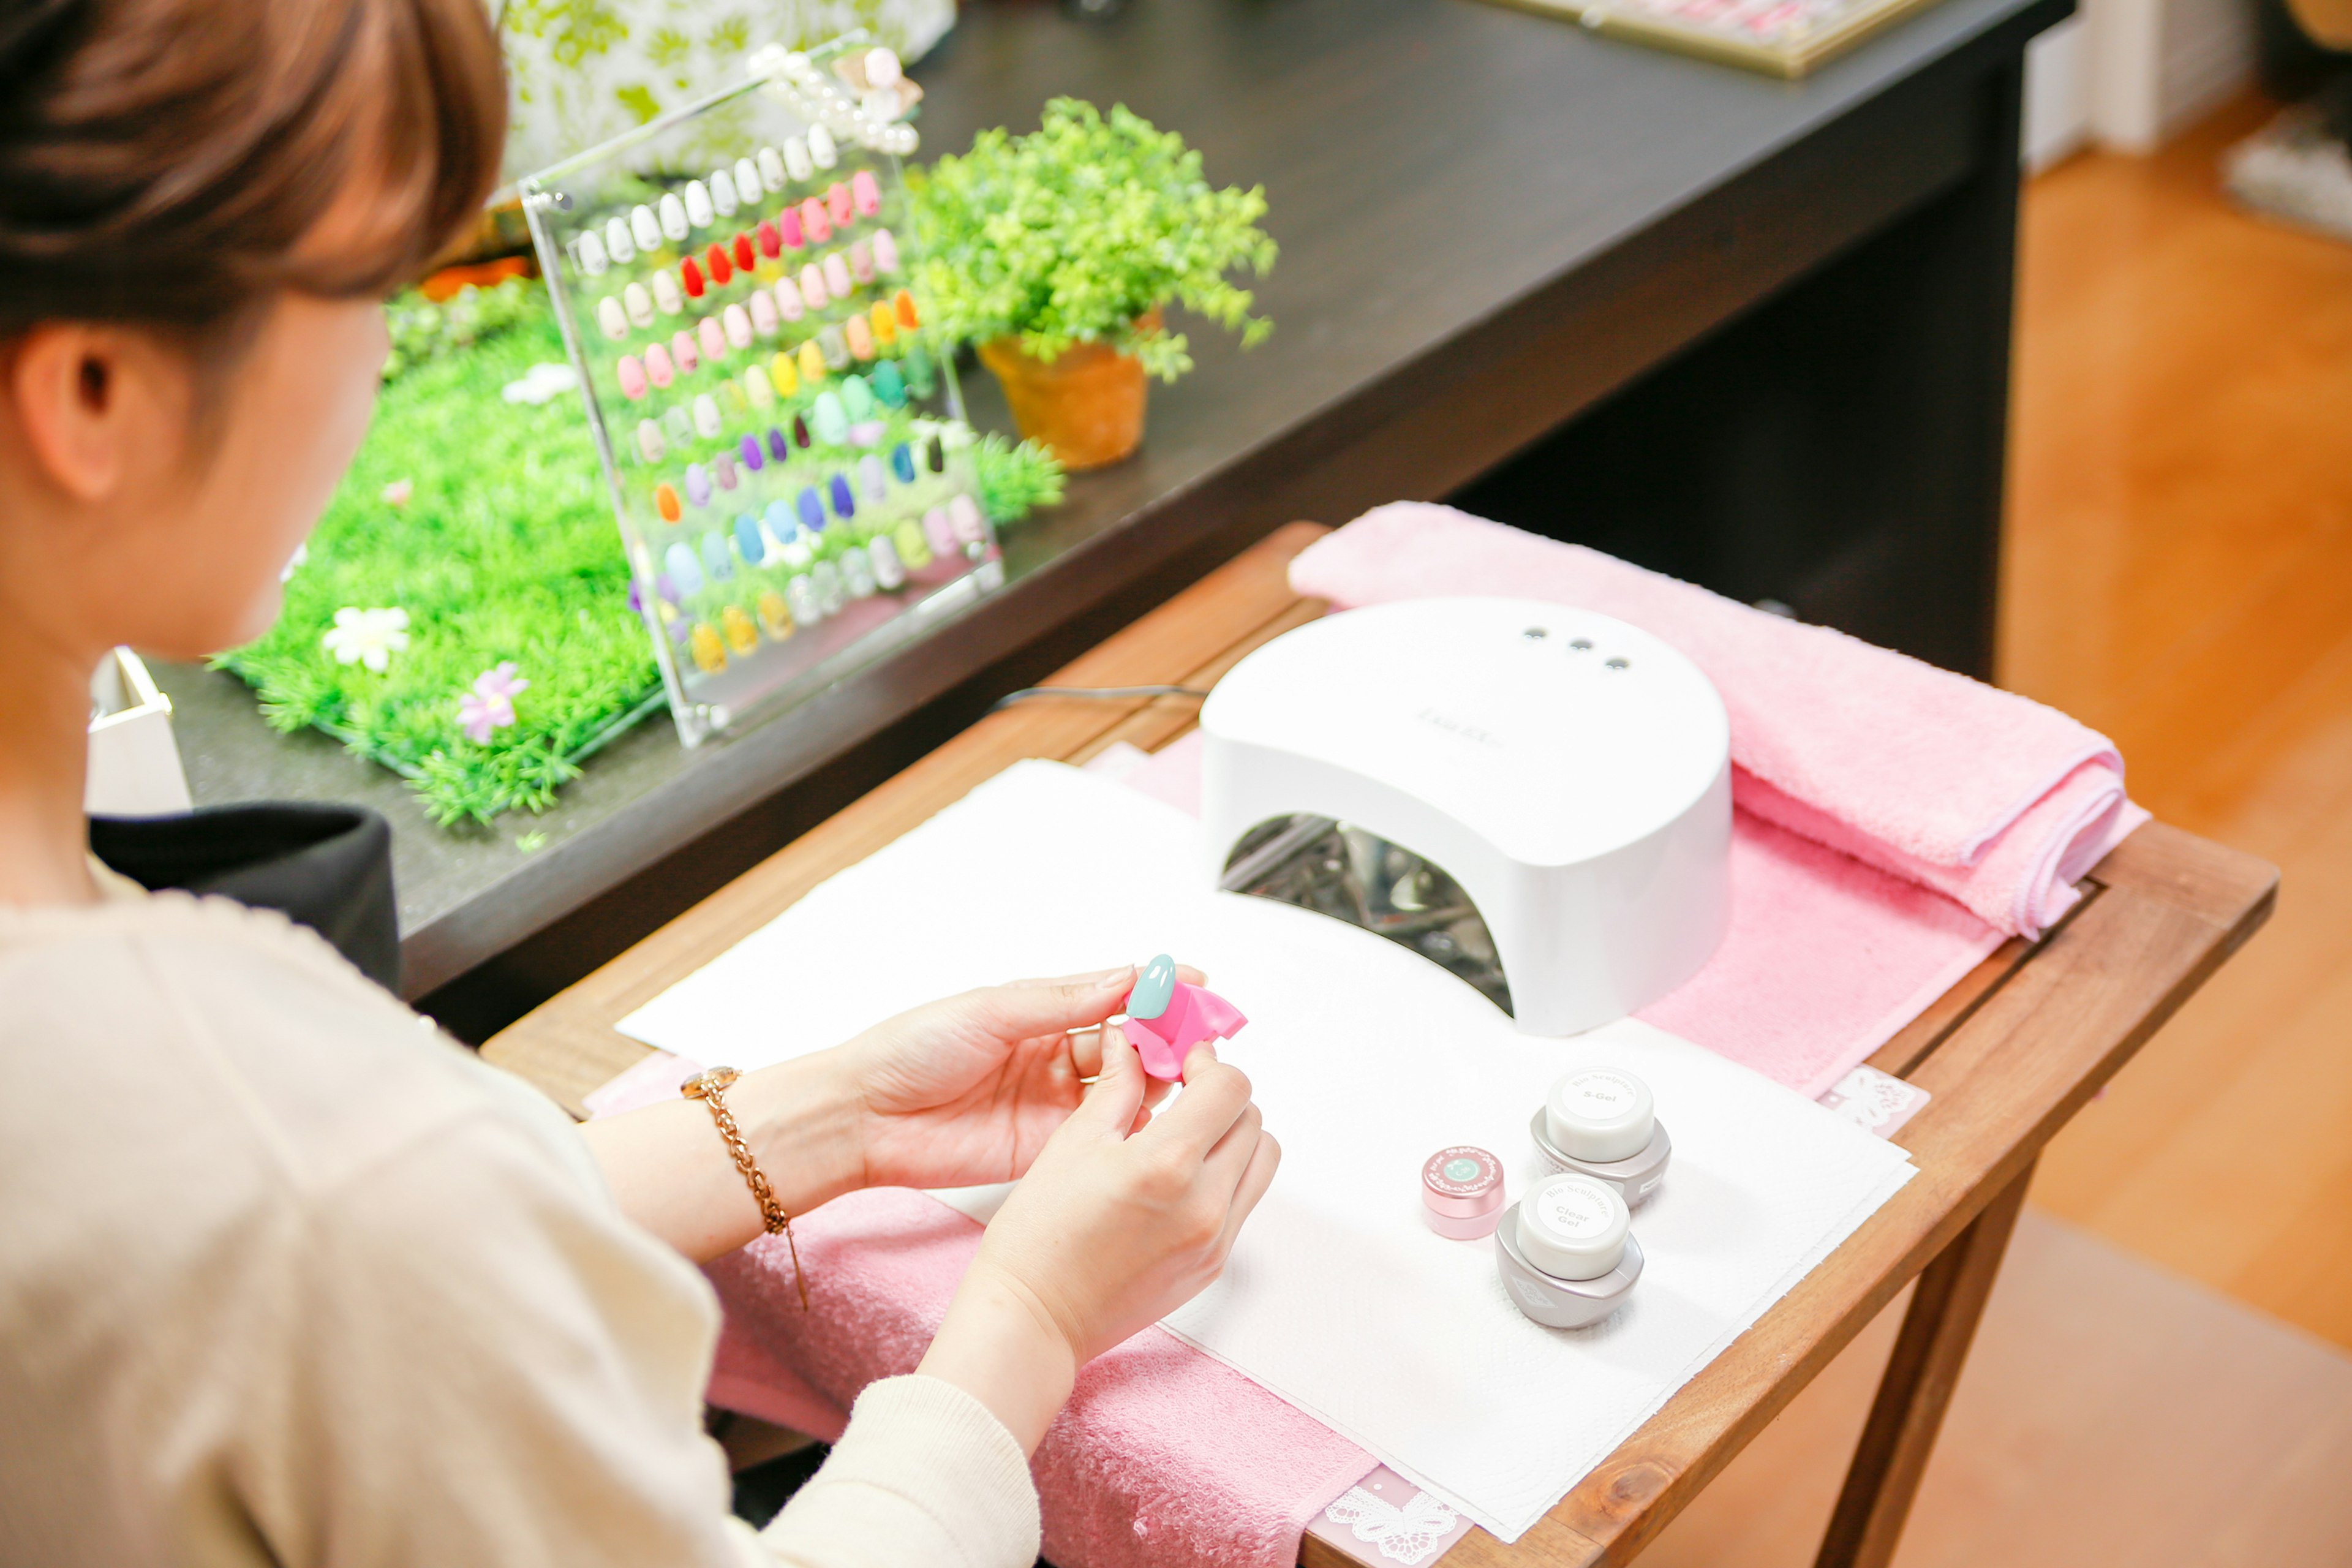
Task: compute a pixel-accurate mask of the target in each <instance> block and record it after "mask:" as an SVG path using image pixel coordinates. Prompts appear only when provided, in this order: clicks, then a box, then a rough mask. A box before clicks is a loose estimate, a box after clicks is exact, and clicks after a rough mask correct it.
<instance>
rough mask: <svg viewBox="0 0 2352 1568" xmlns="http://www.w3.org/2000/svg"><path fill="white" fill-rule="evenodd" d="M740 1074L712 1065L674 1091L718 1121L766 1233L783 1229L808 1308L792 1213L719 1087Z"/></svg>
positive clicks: (796, 1280) (803, 1304)
mask: <svg viewBox="0 0 2352 1568" xmlns="http://www.w3.org/2000/svg"><path fill="white" fill-rule="evenodd" d="M742 1076H743V1075H742V1074H741V1073H740V1072H737V1071H736V1070H735V1069H734V1068H711V1069H710V1070H709V1071H708V1072H704V1073H698V1074H696V1075H695V1076H694V1077H692V1078H690V1079H687V1080H686V1081H685V1082H684V1083H682V1084H680V1085H678V1089H677V1091H678V1092H679V1093H680V1094H682V1095H684V1096H686V1098H687V1099H688V1100H701V1101H702V1102H703V1103H704V1104H706V1105H708V1106H709V1107H710V1120H711V1121H715V1122H717V1123H718V1124H719V1136H720V1137H721V1138H724V1139H725V1140H727V1152H729V1153H730V1154H731V1155H733V1156H734V1157H735V1168H736V1169H737V1170H738V1171H740V1172H742V1173H743V1180H744V1183H745V1184H747V1185H748V1186H750V1187H751V1196H752V1198H753V1199H754V1200H756V1201H757V1202H758V1204H759V1205H760V1218H761V1222H762V1223H763V1224H764V1225H765V1226H767V1229H768V1234H769V1235H770V1236H773V1235H775V1234H776V1233H777V1232H778V1231H782V1232H783V1233H784V1246H785V1247H787V1248H789V1249H790V1250H791V1252H792V1255H793V1284H794V1285H796V1286H798V1287H800V1293H801V1310H802V1311H803V1312H805V1311H807V1310H808V1280H807V1279H804V1278H803V1276H802V1274H801V1245H800V1243H799V1242H797V1241H795V1240H793V1216H792V1215H790V1214H789V1213H787V1212H786V1211H785V1208H784V1205H782V1204H781V1203H779V1202H778V1201H777V1200H776V1189H775V1188H773V1187H772V1186H770V1185H769V1184H768V1178H767V1174H766V1173H764V1172H762V1171H761V1169H760V1163H759V1162H758V1161H756V1160H754V1159H752V1158H751V1145H750V1144H749V1143H746V1142H743V1130H742V1129H741V1128H740V1127H738V1126H737V1125H736V1124H735V1113H734V1112H733V1111H731V1110H728V1109H727V1101H726V1100H723V1099H721V1098H720V1091H721V1090H722V1089H727V1088H729V1087H730V1086H731V1085H732V1084H733V1083H734V1082H735V1080H736V1079H739V1078H741V1077H742Z"/></svg>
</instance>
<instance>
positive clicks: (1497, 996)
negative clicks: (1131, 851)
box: [1201, 598, 1731, 1035]
mask: <svg viewBox="0 0 2352 1568" xmlns="http://www.w3.org/2000/svg"><path fill="white" fill-rule="evenodd" d="M1201 729H1202V733H1203V738H1204V745H1205V751H1204V753H1203V760H1202V822H1203V826H1204V828H1205V832H1206V842H1207V843H1208V845H1209V847H1210V853H1211V855H1212V856H1213V868H1212V871H1213V875H1214V876H1215V877H1216V879H1217V880H1218V884H1219V886H1221V887H1223V888H1225V889H1228V890H1230V891H1235V892H1244V893H1253V894H1258V895H1261V896H1264V897H1268V898H1274V899H1278V900H1282V901H1285V902H1288V903H1295V904H1298V905H1300V906H1302V907H1304V908H1307V909H1311V910H1318V911H1319V912H1321V913H1324V914H1328V915H1331V916H1334V917H1336V918H1338V919H1341V920H1346V921H1350V922H1351V923H1354V924H1357V925H1360V926H1363V927H1365V928H1366V929H1368V930H1370V931H1375V932H1377V933H1378V934H1380V935H1381V936H1385V937H1388V938H1389V939H1390V940H1391V941H1394V942H1399V943H1401V944H1402V945H1404V946H1406V947H1409V948H1411V949H1412V950H1413V951H1414V952H1419V953H1421V954H1422V955H1423V956H1424V957H1427V958H1429V959H1431V960H1433V962H1436V963H1440V964H1442V965H1444V967H1445V968H1447V969H1449V970H1451V971H1453V972H1454V973H1456V974H1458V975H1460V976H1461V977H1462V978H1464V979H1465V980H1467V981H1468V982H1469V983H1470V984H1473V985H1475V986H1476V987H1477V988H1478V989H1479V990H1480V991H1482V992H1483V993H1485V994H1486V996H1487V997H1488V999H1489V1000H1491V1001H1493V1002H1494V1003H1495V1005H1496V1006H1498V1007H1500V1008H1502V1009H1503V1011H1505V1012H1506V1013H1508V1014H1509V1015H1510V1016H1512V1018H1513V1020H1514V1021H1515V1022H1516V1023H1517V1026H1518V1027H1519V1029H1520V1031H1521V1032H1522V1033H1525V1034H1530V1035H1565V1034H1572V1033H1575V1032H1576V1031H1578V1030H1580V1029H1587V1028H1591V1027H1593V1026H1596V1025H1600V1024H1604V1023H1607V1022H1609V1021H1610V1020H1612V1019H1614V1018H1620V1017H1622V1016H1625V1015H1626V1014H1628V1013H1631V1012H1633V1011H1635V1010H1636V1009H1638V1008H1641V1007H1643V1006H1645V1005H1648V1004H1650V1003H1652V1002H1654V1001H1656V1000H1657V999H1658V998H1659V997H1661V996H1663V995H1664V994H1666V993H1667V992H1669V991H1671V990H1673V989H1674V988H1675V986H1677V985H1679V984H1682V983H1683V982H1684V981H1685V980H1687V979H1689V978H1690V976H1691V975H1692V974H1693V973H1696V971H1697V970H1698V968H1699V966H1700V965H1701V964H1703V963H1706V960H1707V959H1708V957H1709V956H1710V955H1712V954H1713V952H1715V949H1716V945H1717V942H1720V941H1721V940H1722V937H1723V932H1724V929H1725V926H1726V924H1727V921H1728V920H1729V916H1730V887H1729V857H1730V850H1731V753H1730V745H1731V729H1730V722H1729V721H1728V719H1727V716H1726V714H1725V712H1724V707H1723V700H1722V699H1721V698H1720V697H1718V696H1717V693H1716V690H1715V688H1714V686H1713V685H1712V684H1710V683H1709V682H1708V680H1707V679H1706V676H1704V675H1703V674H1701V673H1700V672H1699V669H1698V668H1697V666H1696V665H1694V664H1692V663H1691V661H1690V660H1689V659H1687V658H1684V657H1683V656H1682V655H1681V654H1679V653H1677V652H1675V650H1674V649H1673V648H1672V647H1668V646H1667V645H1666V644H1664V643H1663V642H1661V641H1659V640H1658V639H1657V638H1656V637H1652V636H1650V635H1649V634H1648V633H1646V632H1643V631H1641V630H1639V629H1638V628H1636V627H1633V626H1627V625H1625V624H1624V623H1623V622H1622V621H1616V620H1612V619H1611V618H1610V617H1608V616H1601V615H1596V614H1593V613H1592V612H1591V611H1586V610H1573V609H1567V608H1563V607H1562V606H1560V605H1548V604H1543V603H1540V602H1538V601H1534V600H1525V599H1506V598H1452V599H1415V600H1408V601H1405V602H1402V603H1399V604H1393V605H1376V606H1373V607H1371V608H1368V609H1361V610H1350V611H1348V612H1346V613H1344V614H1340V615H1334V616H1325V617H1323V618H1322V619H1320V620H1317V621H1310V622H1309V623H1307V625H1306V626H1300V627H1298V628H1297V629H1296V630H1294V631H1291V632H1287V633H1285V634H1284V635H1283V636H1281V637H1276V638H1275V639H1274V640H1273V641H1272V642H1269V643H1267V644H1266V645H1265V646H1264V647H1260V648H1258V649H1257V650H1256V651H1255V652H1254V653H1252V654H1251V655H1250V656H1249V657H1248V658H1244V659H1243V660H1242V661H1241V663H1240V664H1238V665H1236V666H1235V667H1234V669H1233V671H1232V672H1231V673H1230V674H1228V675H1227V676H1226V677H1225V678H1224V679H1223V680H1221V681H1219V682H1218V683H1217V686H1216V689H1215V690H1214V691H1213V692H1212V693H1211V695H1210V697H1209V700H1208V701H1207V702H1206V703H1205V704H1204V705H1203V706H1202V710H1201Z"/></svg>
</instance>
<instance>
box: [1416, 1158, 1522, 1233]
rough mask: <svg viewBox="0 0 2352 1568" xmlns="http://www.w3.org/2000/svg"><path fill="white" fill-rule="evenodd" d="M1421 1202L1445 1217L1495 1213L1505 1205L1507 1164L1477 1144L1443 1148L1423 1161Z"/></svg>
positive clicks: (1473, 1217)
mask: <svg viewBox="0 0 2352 1568" xmlns="http://www.w3.org/2000/svg"><path fill="white" fill-rule="evenodd" d="M1421 1201H1422V1205H1423V1207H1425V1208H1427V1209H1428V1210H1429V1212H1430V1213H1432V1214H1433V1215H1439V1216H1440V1217H1442V1218H1445V1219H1478V1218H1481V1217H1483V1216H1485V1215H1490V1214H1493V1213H1495V1212H1496V1211H1497V1210H1499V1209H1500V1208H1501V1207H1502V1206H1503V1163H1502V1162H1501V1161H1500V1160H1497V1159H1496V1158H1495V1156H1494V1155H1492V1154H1490V1153H1488V1152H1486V1150H1484V1149H1481V1148H1479V1147H1478V1146H1477V1145H1475V1144H1473V1143H1456V1144H1454V1146H1453V1147H1452V1148H1449V1149H1440V1150H1439V1151H1438V1152H1436V1153H1434V1154H1432V1155H1431V1156H1430V1157H1429V1158H1428V1159H1427V1160H1425V1161H1423V1163H1422V1167H1421ZM1487 1228H1488V1229H1490V1230H1491V1229H1492V1228H1494V1227H1493V1226H1487Z"/></svg>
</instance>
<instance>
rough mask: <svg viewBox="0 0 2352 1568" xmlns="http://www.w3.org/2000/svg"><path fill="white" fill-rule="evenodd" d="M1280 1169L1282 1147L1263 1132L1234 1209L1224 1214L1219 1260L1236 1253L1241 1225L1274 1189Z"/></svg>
mask: <svg viewBox="0 0 2352 1568" xmlns="http://www.w3.org/2000/svg"><path fill="white" fill-rule="evenodd" d="M1281 1165H1282V1145H1281V1144H1279V1143H1277V1142H1275V1141H1274V1134H1272V1133H1271V1132H1260V1133H1259V1134H1258V1135H1257V1143H1256V1146H1255V1147H1254V1148H1253V1149H1252V1150H1251V1151H1250V1161H1249V1165H1248V1168H1247V1169H1245V1170H1244V1171H1243V1172H1242V1179H1241V1181H1240V1182H1239V1183H1238V1184H1236V1185H1235V1186H1234V1203H1233V1206H1232V1207H1231V1208H1229V1209H1227V1210H1226V1211H1225V1226H1224V1228H1223V1230H1221V1231H1219V1232H1218V1233H1217V1256H1218V1257H1219V1258H1223V1257H1224V1256H1225V1255H1226V1254H1227V1253H1229V1252H1231V1251H1232V1250H1233V1247H1234V1237H1236V1236H1238V1235H1240V1234H1241V1228H1242V1221H1244V1220H1245V1219H1247V1218H1249V1216H1250V1211H1251V1210H1252V1209H1255V1207H1257V1201H1258V1199H1260V1198H1262V1197H1264V1196H1265V1190H1266V1189H1267V1188H1268V1187H1270V1186H1272V1185H1274V1173H1275V1172H1276V1170H1278V1169H1280V1168H1281Z"/></svg>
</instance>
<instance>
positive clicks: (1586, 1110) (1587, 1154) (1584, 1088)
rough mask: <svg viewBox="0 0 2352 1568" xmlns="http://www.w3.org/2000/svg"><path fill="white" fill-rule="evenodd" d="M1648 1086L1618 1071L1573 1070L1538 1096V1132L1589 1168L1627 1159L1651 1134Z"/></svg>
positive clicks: (1653, 1115)
mask: <svg viewBox="0 0 2352 1568" xmlns="http://www.w3.org/2000/svg"><path fill="white" fill-rule="evenodd" d="M1656 1127H1657V1113H1656V1108H1655V1107H1654V1104H1653V1103H1652V1101H1651V1099H1650V1086H1649V1085H1648V1084H1645V1083H1643V1081H1642V1080H1641V1079H1638V1078H1635V1077H1634V1076H1633V1074H1632V1073H1629V1072H1627V1071H1625V1070H1624V1069H1623V1068H1606V1067H1590V1068H1578V1069H1577V1070H1576V1071H1574V1072H1572V1073H1570V1074H1569V1075H1568V1076H1567V1077H1566V1078H1563V1079H1560V1080H1559V1082H1558V1083H1555V1084H1553V1085H1552V1086H1551V1092H1550V1093H1549V1095H1546V1096H1545V1097H1544V1128H1545V1131H1548V1132H1549V1133H1550V1134H1551V1141H1552V1143H1553V1144H1554V1145H1555V1146H1556V1147H1557V1148H1558V1149H1559V1152H1561V1153H1563V1154H1567V1155H1570V1157H1572V1158H1574V1159H1579V1160H1590V1161H1591V1162H1592V1163H1595V1164H1608V1163H1611V1162H1612V1161H1617V1160H1630V1159H1632V1158H1633V1156H1634V1155H1636V1154H1638V1153H1640V1152H1642V1151H1643V1150H1644V1149H1646V1148H1648V1147H1649V1146H1650V1134H1651V1133H1652V1132H1653V1131H1655V1130H1656Z"/></svg>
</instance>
